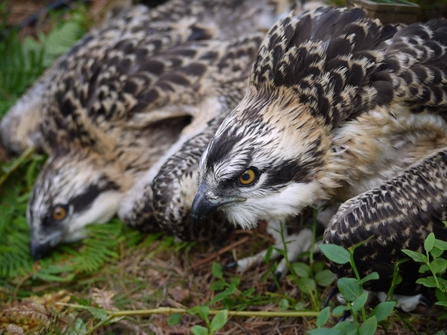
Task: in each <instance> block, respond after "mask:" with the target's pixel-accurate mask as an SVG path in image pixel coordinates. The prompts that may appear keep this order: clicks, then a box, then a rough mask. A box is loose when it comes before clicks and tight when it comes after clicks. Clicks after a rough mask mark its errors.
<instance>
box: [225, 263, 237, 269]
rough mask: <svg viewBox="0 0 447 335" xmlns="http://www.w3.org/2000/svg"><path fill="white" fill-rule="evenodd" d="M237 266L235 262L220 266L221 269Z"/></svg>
mask: <svg viewBox="0 0 447 335" xmlns="http://www.w3.org/2000/svg"><path fill="white" fill-rule="evenodd" d="M237 266H238V265H237V262H232V263H228V264H225V265H224V266H222V270H228V269H233V268H237Z"/></svg>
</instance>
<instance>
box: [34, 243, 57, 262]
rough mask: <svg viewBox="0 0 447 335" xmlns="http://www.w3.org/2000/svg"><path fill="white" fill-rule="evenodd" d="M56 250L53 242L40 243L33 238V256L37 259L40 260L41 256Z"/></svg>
mask: <svg viewBox="0 0 447 335" xmlns="http://www.w3.org/2000/svg"><path fill="white" fill-rule="evenodd" d="M53 250H54V246H52V245H51V243H49V242H47V243H38V242H36V241H34V240H31V256H32V257H33V259H34V260H35V261H38V260H39V259H41V258H44V257H45V256H47V255H49V254H50V253H51V251H53Z"/></svg>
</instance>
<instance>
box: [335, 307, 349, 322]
mask: <svg viewBox="0 0 447 335" xmlns="http://www.w3.org/2000/svg"><path fill="white" fill-rule="evenodd" d="M350 316H351V311H350V310H349V309H347V310H345V311H344V312H343V315H342V316H341V318H340V320H338V322H337V323H340V322H343V321H346V319H347V318H349V317H350Z"/></svg>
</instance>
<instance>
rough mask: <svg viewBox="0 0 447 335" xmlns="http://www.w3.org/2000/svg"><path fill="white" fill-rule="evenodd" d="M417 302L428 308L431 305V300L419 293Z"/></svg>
mask: <svg viewBox="0 0 447 335" xmlns="http://www.w3.org/2000/svg"><path fill="white" fill-rule="evenodd" d="M419 303H420V304H421V305H422V306H426V307H428V308H431V307H432V306H433V302H432V301H431V300H430V299H429V298H427V297H426V296H425V295H424V294H422V295H421V297H420V298H419Z"/></svg>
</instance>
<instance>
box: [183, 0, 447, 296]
mask: <svg viewBox="0 0 447 335" xmlns="http://www.w3.org/2000/svg"><path fill="white" fill-rule="evenodd" d="M446 117H447V22H446V21H445V20H443V19H437V20H432V21H430V22H428V23H426V24H412V25H409V26H407V27H403V28H401V27H399V26H390V25H382V24H380V22H379V21H378V20H372V19H369V18H367V17H366V14H365V12H363V11H362V10H360V9H351V10H347V9H333V8H327V9H317V10H315V11H310V12H306V13H304V14H302V15H300V16H294V15H292V14H291V15H289V16H287V17H286V18H284V19H282V20H280V21H278V22H277V23H276V24H275V25H274V26H273V27H272V28H271V29H270V31H269V32H268V34H267V36H266V37H265V39H264V41H263V43H262V45H261V47H260V49H259V51H258V55H257V58H256V62H255V65H254V67H253V71H252V73H251V75H250V84H249V88H248V90H247V94H246V95H245V97H244V98H243V99H242V100H241V102H240V103H239V104H238V106H237V107H236V108H235V109H234V110H233V111H232V112H231V114H230V115H229V116H228V117H227V118H226V119H225V120H224V121H223V123H222V124H221V126H220V127H219V129H218V130H217V133H216V135H215V136H214V138H213V139H212V140H211V142H210V144H209V145H208V147H207V149H206V150H205V152H204V154H203V156H202V158H201V161H200V172H199V175H200V184H199V191H198V193H197V195H196V197H195V200H194V203H193V205H192V210H191V213H192V214H191V215H192V218H193V220H194V221H195V223H198V221H200V220H201V219H203V218H205V217H207V216H208V215H209V214H211V213H213V212H215V211H217V210H222V211H223V212H224V213H225V214H226V216H227V218H228V219H229V221H231V222H233V223H235V224H239V225H240V226H241V227H243V228H253V227H255V226H256V224H257V222H258V221H259V220H267V221H270V222H273V223H274V224H277V223H278V222H280V221H285V220H288V219H290V218H291V217H293V216H295V215H297V214H299V213H300V212H301V211H302V210H303V208H305V207H307V206H311V205H315V204H318V203H320V202H322V201H329V202H332V203H336V202H338V201H342V202H343V201H346V200H348V199H350V198H352V197H355V196H358V195H359V194H360V193H362V192H367V193H364V194H362V195H360V196H358V197H357V198H354V199H351V200H350V201H348V202H346V203H345V204H344V205H343V206H342V207H341V209H340V211H339V212H338V214H337V215H335V216H334V217H333V219H332V221H331V223H330V225H329V227H328V228H327V230H326V233H325V242H326V243H327V242H331V243H337V244H340V245H342V246H344V247H349V246H352V245H354V244H355V243H358V242H360V241H362V240H365V239H367V238H368V237H370V236H371V235H374V238H373V239H372V240H371V241H370V242H368V243H367V244H366V245H364V246H363V247H362V248H359V249H357V252H356V259H357V260H358V262H359V266H360V271H361V273H362V275H365V274H367V273H369V272H372V271H378V272H379V275H380V277H381V280H380V283H376V282H371V283H372V287H371V288H372V289H374V290H382V289H384V288H385V287H387V286H389V283H390V278H389V274H390V272H389V271H390V270H391V273H392V269H393V266H394V264H395V263H396V261H397V260H399V259H402V258H404V257H405V255H404V254H403V253H401V252H400V250H401V249H403V248H409V249H412V250H419V251H420V250H422V247H423V241H424V239H425V237H426V236H427V235H428V234H429V233H430V232H432V231H434V232H435V233H436V235H437V237H438V238H440V239H447V229H446V227H445V225H444V224H443V223H442V222H441V220H443V219H446V217H447V213H446V206H447V193H446V191H447V181H446V180H447V179H446V178H447V172H446V167H445V164H446V153H445V152H444V150H445V149H446V148H447V123H446ZM326 223H327V222H326ZM289 239H290V238H287V240H289ZM295 239H296V241H295V244H289V245H288V251H289V252H290V253H291V255H289V259H290V258H292V259H293V258H294V257H296V256H297V254H299V253H300V252H302V251H304V250H308V248H309V247H310V241H311V232H310V230H309V229H303V230H302V231H301V232H300V234H298V236H295ZM259 258H260V257H258V256H255V258H254V260H255V261H257V260H259ZM251 261H253V259H250V260H249V261H245V260H242V261H240V262H239V263H238V265H239V267H242V268H244V267H246V266H247V265H248V264H249V263H250V262H251ZM281 266H282V267H281V269H282V270H284V268H285V265H284V263H282V265H281ZM409 267H410V266H409ZM331 269H332V270H334V271H335V272H336V273H338V274H340V275H349V274H350V272H349V269H347V268H341V267H339V266H337V265H333V264H332V265H331ZM407 270H408V269H407ZM408 271H410V272H411V274H412V275H413V274H415V273H416V275H417V266H415V265H414V264H413V266H412V268H411V270H408ZM405 273H408V272H405ZM376 284H377V285H376ZM404 284H405V283H404ZM413 286H414V281H413Z"/></svg>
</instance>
